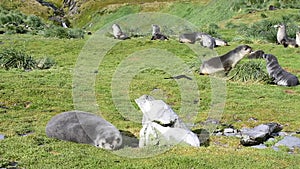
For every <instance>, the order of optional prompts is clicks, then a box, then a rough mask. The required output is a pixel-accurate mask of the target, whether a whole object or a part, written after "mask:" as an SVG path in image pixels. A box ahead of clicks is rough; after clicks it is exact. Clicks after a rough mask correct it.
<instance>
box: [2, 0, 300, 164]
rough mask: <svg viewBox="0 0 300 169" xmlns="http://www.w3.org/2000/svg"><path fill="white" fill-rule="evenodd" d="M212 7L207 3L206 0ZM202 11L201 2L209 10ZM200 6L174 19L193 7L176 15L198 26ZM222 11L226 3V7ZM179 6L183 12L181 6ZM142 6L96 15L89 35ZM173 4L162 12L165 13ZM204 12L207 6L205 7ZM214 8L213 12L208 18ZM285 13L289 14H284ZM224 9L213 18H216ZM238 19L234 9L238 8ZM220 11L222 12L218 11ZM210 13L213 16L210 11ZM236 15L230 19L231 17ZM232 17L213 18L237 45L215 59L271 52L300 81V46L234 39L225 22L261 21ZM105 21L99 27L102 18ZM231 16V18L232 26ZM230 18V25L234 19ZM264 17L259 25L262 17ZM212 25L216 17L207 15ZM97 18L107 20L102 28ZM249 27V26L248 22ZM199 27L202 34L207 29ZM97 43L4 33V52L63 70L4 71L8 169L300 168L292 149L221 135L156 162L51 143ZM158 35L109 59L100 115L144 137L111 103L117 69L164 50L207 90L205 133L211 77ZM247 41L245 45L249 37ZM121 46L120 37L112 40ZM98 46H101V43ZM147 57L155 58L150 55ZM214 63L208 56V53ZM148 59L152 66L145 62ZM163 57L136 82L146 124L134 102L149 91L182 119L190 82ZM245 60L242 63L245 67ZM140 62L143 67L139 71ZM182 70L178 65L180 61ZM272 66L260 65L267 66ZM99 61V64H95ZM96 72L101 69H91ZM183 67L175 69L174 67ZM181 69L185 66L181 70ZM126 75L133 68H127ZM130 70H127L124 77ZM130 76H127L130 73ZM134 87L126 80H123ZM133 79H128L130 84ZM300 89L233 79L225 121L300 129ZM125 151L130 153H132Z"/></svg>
mask: <svg viewBox="0 0 300 169" xmlns="http://www.w3.org/2000/svg"><path fill="white" fill-rule="evenodd" d="M203 4H206V1H205V2H203ZM203 4H200V5H203ZM192 6H193V5H191V4H189V3H186V6H185V5H184V3H182V2H176V3H174V4H173V7H174V10H172V11H171V12H170V13H173V14H177V15H178V16H183V15H184V13H185V12H186V11H188V10H183V11H178V13H176V10H175V9H180V8H179V7H186V8H191V9H190V11H189V13H188V14H187V15H186V17H190V21H193V22H194V21H195V22H197V23H195V24H199V25H200V23H199V22H198V21H197V19H199V18H193V17H192V16H193V14H195V13H196V11H197V10H196V9H194V8H193V7H192ZM220 6H221V5H220ZM175 7H176V8H175ZM139 9H140V8H139V7H138V6H136V5H127V6H124V7H121V8H120V9H119V10H117V11H114V12H113V13H112V14H110V15H106V16H103V18H102V17H98V16H96V15H95V16H92V18H93V19H94V20H93V22H95V24H94V25H93V27H92V28H91V29H92V30H97V29H98V28H100V27H101V26H102V25H104V24H106V23H108V22H110V21H112V20H114V19H116V18H118V17H121V16H122V15H125V14H127V12H128V11H129V12H128V13H131V12H137V11H138V10H139ZM165 9H167V7H164V8H162V10H165ZM199 9H200V8H199ZM210 10H213V8H212V7H211V8H208V9H207V11H210ZM282 10H284V9H282ZM217 11H218V10H216V11H215V12H216V13H217ZM232 12H234V11H232ZM220 13H223V11H221V10H220ZM204 14H206V12H204ZM233 14H234V15H235V16H233V17H231V15H233ZM233 14H232V13H230V15H229V14H228V15H226V16H224V18H225V19H224V18H223V17H222V19H221V18H219V16H220V15H216V16H218V17H217V18H214V19H212V21H213V22H216V24H217V25H219V26H220V28H219V29H218V32H217V33H218V34H220V35H221V36H222V37H224V38H225V39H226V40H230V41H229V43H230V45H231V46H226V47H219V48H216V49H215V51H216V53H219V54H223V53H226V52H227V51H229V50H231V49H233V48H235V47H236V46H238V45H240V44H241V43H245V44H248V45H250V46H252V47H253V48H254V49H255V50H258V49H262V50H264V51H265V52H266V53H271V54H274V55H275V56H277V58H278V61H279V63H280V65H281V66H282V67H283V68H285V69H286V70H288V71H290V72H291V73H293V74H295V75H297V76H298V77H299V70H300V64H299V63H298V60H299V57H298V56H299V49H296V48H284V47H283V46H278V45H275V44H274V43H271V42H266V41H261V40H260V39H258V40H253V39H250V40H249V41H248V40H247V39H246V38H247V37H246V38H245V37H241V40H240V41H237V40H235V41H233V39H235V38H236V37H238V36H239V35H237V34H236V31H237V29H228V28H225V27H223V26H222V24H224V23H226V21H233V20H234V24H238V23H239V22H238V21H237V19H236V18H235V17H237V16H238V17H240V20H244V21H245V20H246V18H249V17H250V16H251V17H253V22H256V21H257V22H258V21H260V19H261V18H260V15H256V14H255V13H254V14H247V15H243V14H241V13H237V12H235V13H233ZM101 18H102V19H104V21H99V20H100V19H101ZM226 18H227V19H226ZM228 18H231V19H228ZM255 18H256V19H255ZM203 19H204V20H206V21H207V22H206V21H205V25H206V23H209V22H208V19H209V17H208V16H206V17H203ZM98 21H99V22H98ZM241 22H242V21H241ZM199 28H201V27H199ZM92 38H93V37H91V36H86V37H85V39H58V38H45V37H41V36H32V35H0V41H1V42H3V44H0V50H3V49H5V48H8V47H15V48H17V49H22V50H24V51H26V53H28V54H30V55H31V56H32V57H33V58H35V59H38V58H44V57H45V56H46V57H49V58H51V59H53V60H54V61H55V63H56V64H55V65H54V66H53V67H51V68H50V69H47V70H33V71H29V72H25V71H22V70H18V69H12V70H9V71H7V70H5V69H0V75H1V78H0V106H1V107H0V134H3V135H5V137H6V138H5V139H4V140H0V144H1V146H0V167H4V168H5V167H9V165H10V164H12V163H13V162H16V163H17V167H20V168H297V167H298V165H299V162H300V160H299V159H300V158H299V153H296V154H288V153H287V152H286V151H279V152H275V151H273V150H272V149H271V148H268V149H265V150H257V149H252V148H247V147H243V146H242V145H240V143H239V139H238V138H231V137H216V136H212V137H211V138H210V142H209V146H207V147H200V148H192V147H187V146H185V145H176V146H174V147H172V148H170V149H169V150H168V151H165V150H164V149H163V148H162V150H160V149H159V148H157V149H153V150H152V149H151V150H150V152H151V153H153V151H158V152H160V151H162V152H164V153H159V154H158V155H155V156H153V157H150V158H136V159H135V158H127V157H124V156H121V155H118V153H124V152H114V153H111V152H109V151H106V150H102V149H97V148H95V147H93V146H90V145H84V144H77V143H72V142H66V141H59V140H56V139H50V138H48V137H47V136H46V134H45V126H46V124H47V122H48V121H49V120H50V119H51V117H53V116H54V115H56V114H58V113H60V112H63V111H69V110H73V109H74V104H73V95H72V94H73V89H74V86H73V80H74V79H73V74H74V69H75V65H76V63H77V61H78V59H79V56H80V54H81V52H82V51H83V49H84V47H86V46H84V45H85V44H89V40H93V39H92ZM149 39H150V36H145V37H141V38H133V39H130V40H126V41H121V42H119V43H117V44H116V45H114V46H113V48H111V49H110V50H109V51H108V52H107V54H106V55H105V56H104V57H103V60H102V61H101V64H100V65H99V66H98V68H97V69H96V70H93V72H92V73H93V74H94V75H95V78H96V79H95V91H96V99H97V103H96V104H97V105H98V106H99V110H100V112H97V113H98V114H99V115H102V116H103V117H104V118H105V119H107V120H108V121H110V122H111V123H113V124H114V125H116V127H117V128H119V129H120V130H123V131H126V132H129V133H130V134H133V135H134V136H135V137H137V138H138V137H139V131H140V129H141V127H142V126H141V124H140V123H137V122H135V121H133V120H131V118H130V117H126V116H125V115H124V112H120V110H119V109H117V107H116V106H115V105H114V100H113V98H112V94H113V92H112V85H116V84H114V82H115V81H113V80H114V77H115V76H118V75H123V74H116V70H126V69H121V68H122V64H125V61H128V62H129V63H131V62H132V63H136V64H133V65H142V64H141V63H140V62H139V61H141V60H142V61H143V59H144V58H143V56H144V57H145V60H146V57H149V56H148V55H146V54H144V53H143V51H147V50H153V49H156V50H157V51H161V50H163V51H164V52H163V55H161V56H160V55H159V53H156V54H157V56H158V57H164V56H166V55H168V52H171V53H172V56H174V59H176V58H180V59H181V60H182V61H183V62H184V63H185V64H186V66H187V67H188V69H187V70H184V71H182V73H183V74H185V73H186V74H188V75H189V76H193V81H194V82H196V84H197V85H198V89H199V93H200V102H199V111H198V112H197V115H196V117H195V118H194V119H193V120H194V121H192V122H194V123H195V124H196V126H194V127H193V129H201V128H203V127H205V126H204V125H203V124H202V122H203V121H205V120H206V119H207V118H208V117H209V116H210V115H211V114H210V111H211V110H210V106H211V104H212V103H211V102H212V101H213V98H212V94H213V92H214V90H213V89H212V84H211V81H213V80H212V79H211V78H210V77H209V76H199V75H198V73H197V71H198V68H199V66H200V64H201V58H202V57H203V56H202V55H196V54H195V53H194V52H193V51H192V50H191V49H190V48H189V47H188V46H187V45H185V44H180V43H178V42H177V40H176V39H175V38H173V37H172V38H171V40H169V41H164V42H160V41H150V40H149ZM245 39H246V40H247V41H246V40H245ZM113 41H114V42H115V41H116V40H113ZM96 42H97V41H96ZM93 45H95V46H91V47H93V48H94V49H95V50H92V51H90V53H87V54H88V56H96V57H97V56H100V54H99V53H101V51H100V49H101V43H99V44H98V43H95V44H93ZM146 53H147V52H146ZM206 57H209V56H206ZM146 61H149V60H146ZM163 61H168V60H164V59H162V61H161V63H160V62H158V61H157V62H155V63H157V64H163V63H166V64H165V65H167V66H165V67H163V70H161V69H159V68H156V69H149V68H147V66H145V67H144V69H142V70H141V71H139V73H136V74H135V75H134V76H133V77H132V79H130V85H129V88H128V91H129V96H130V103H131V104H132V105H133V108H135V110H136V111H137V113H139V114H137V116H138V117H141V112H140V111H139V110H138V107H137V105H136V104H135V103H134V99H136V98H137V97H139V96H141V95H142V94H151V95H154V96H155V97H157V98H161V99H164V101H165V102H167V103H168V104H169V105H171V106H172V108H173V110H174V111H175V112H179V111H180V108H181V101H182V98H181V95H180V92H181V91H180V86H179V85H178V83H183V84H185V83H188V82H190V81H188V80H187V79H179V80H178V83H177V82H176V81H175V80H174V79H170V76H171V73H170V72H167V71H166V70H168V69H167V68H168V67H169V64H170V63H171V65H170V66H174V65H172V63H173V62H170V63H168V62H163ZM245 62H247V60H243V61H242V62H241V64H242V63H245ZM137 63H138V64H137ZM175 63H176V62H175ZM263 63H264V61H263V60H262V64H263ZM91 64H92V63H91ZM93 65H94V64H93ZM175 66H176V65H175ZM178 67H180V66H178ZM126 71H128V70H126ZM119 73H122V72H119ZM125 73H126V72H125ZM125 80H126V79H125ZM127 80H128V79H127ZM299 100H300V88H299V86H297V87H281V86H275V85H270V84H266V83H262V82H252V81H248V82H240V81H229V80H227V81H226V102H225V103H226V104H225V109H224V111H223V113H222V115H221V122H222V123H226V124H232V125H233V126H235V127H236V128H238V129H240V128H242V127H254V126H256V125H259V124H261V123H266V122H278V123H280V124H282V125H284V128H283V130H284V131H299V130H300V121H299V119H300V115H299V110H300V105H299ZM252 117H254V118H257V119H258V121H251V120H249V119H250V118H252ZM128 152H130V153H132V154H133V153H143V152H142V151H141V150H139V149H130V148H128V151H127V152H126V151H125V155H127V156H130V155H131V154H130V153H128ZM126 153H127V154H126Z"/></svg>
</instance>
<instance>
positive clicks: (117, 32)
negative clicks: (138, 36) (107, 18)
mask: <svg viewBox="0 0 300 169" xmlns="http://www.w3.org/2000/svg"><path fill="white" fill-rule="evenodd" d="M112 30H113V34H114V38H115V39H121V40H125V39H130V37H128V36H127V35H126V34H125V33H124V32H122V29H121V27H120V26H119V25H118V24H116V23H115V24H113V25H112Z"/></svg>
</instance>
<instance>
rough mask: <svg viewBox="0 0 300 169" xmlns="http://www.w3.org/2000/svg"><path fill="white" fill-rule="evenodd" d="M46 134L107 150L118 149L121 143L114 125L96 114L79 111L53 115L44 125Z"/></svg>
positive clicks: (120, 137) (119, 135)
mask: <svg viewBox="0 0 300 169" xmlns="http://www.w3.org/2000/svg"><path fill="white" fill-rule="evenodd" d="M46 134H47V136H48V137H53V138H57V139H60V140H66V141H73V142H77V143H85V144H91V145H94V146H96V147H100V148H104V149H108V150H113V149H118V148H119V147H120V146H121V144H122V136H121V134H120V132H119V130H118V129H117V128H116V127H115V126H113V125H112V124H111V123H109V122H107V121H106V120H104V119H102V118H101V117H99V116H97V115H94V114H90V113H86V112H81V111H69V112H63V113H60V114H58V115H56V116H54V117H53V118H52V119H51V120H50V121H49V122H48V124H47V126H46Z"/></svg>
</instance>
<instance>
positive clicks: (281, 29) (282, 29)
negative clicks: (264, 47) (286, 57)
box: [274, 24, 287, 44]
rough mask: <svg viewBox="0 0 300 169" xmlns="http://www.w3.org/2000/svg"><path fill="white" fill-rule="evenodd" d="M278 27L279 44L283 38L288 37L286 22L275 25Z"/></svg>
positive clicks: (277, 37)
mask: <svg viewBox="0 0 300 169" xmlns="http://www.w3.org/2000/svg"><path fill="white" fill-rule="evenodd" d="M274 28H277V35H276V39H277V44H281V42H282V40H284V39H287V33H286V27H285V25H284V24H279V25H274Z"/></svg>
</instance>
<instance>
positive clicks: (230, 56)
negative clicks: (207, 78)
mask: <svg viewBox="0 0 300 169" xmlns="http://www.w3.org/2000/svg"><path fill="white" fill-rule="evenodd" d="M251 51H252V48H251V47H250V46H248V45H240V46H238V47H236V48H235V49H233V50H231V51H229V52H228V53H226V54H224V55H222V56H218V57H213V58H211V59H209V60H206V61H204V62H203V63H202V65H201V67H200V74H212V73H216V72H219V71H225V73H228V72H229V71H230V70H231V68H233V67H234V66H235V65H236V64H237V63H238V62H239V61H240V60H241V59H242V58H243V57H244V56H245V55H247V54H249V53H250V52H251Z"/></svg>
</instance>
